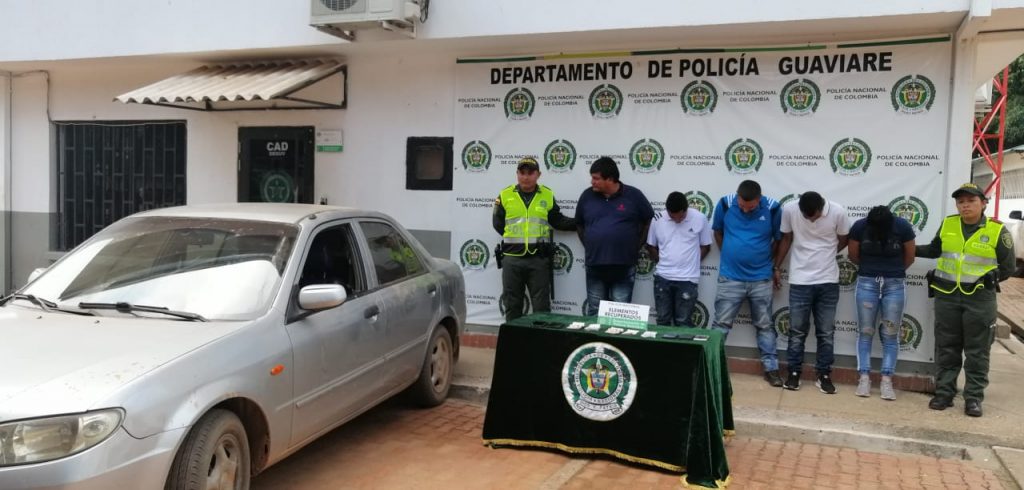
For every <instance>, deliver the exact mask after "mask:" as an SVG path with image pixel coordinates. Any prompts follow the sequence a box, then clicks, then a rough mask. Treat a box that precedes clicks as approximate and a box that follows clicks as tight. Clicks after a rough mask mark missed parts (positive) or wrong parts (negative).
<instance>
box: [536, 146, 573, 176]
mask: <svg viewBox="0 0 1024 490" xmlns="http://www.w3.org/2000/svg"><path fill="white" fill-rule="evenodd" d="M575 166H576V147H575V146H573V144H572V143H571V142H569V140H565V139H558V140H554V141H552V142H551V143H548V146H547V147H546V148H544V167H545V168H547V169H548V170H550V171H552V172H555V173H567V172H570V171H572V169H573V167H575Z"/></svg>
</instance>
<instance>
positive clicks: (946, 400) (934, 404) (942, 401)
mask: <svg viewBox="0 0 1024 490" xmlns="http://www.w3.org/2000/svg"><path fill="white" fill-rule="evenodd" d="M952 406H953V397H949V396H939V395H935V396H933V397H932V399H931V401H930V402H928V408H930V409H932V410H945V409H947V408H949V407H952Z"/></svg>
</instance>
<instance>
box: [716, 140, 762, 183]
mask: <svg viewBox="0 0 1024 490" xmlns="http://www.w3.org/2000/svg"><path fill="white" fill-rule="evenodd" d="M763 160H764V152H763V151H762V150H761V145H759V144H758V143H757V142H756V141H754V140H752V139H750V138H740V139H738V140H736V141H733V142H732V143H730V144H729V146H728V147H726V149H725V166H726V168H728V169H729V171H730V172H733V173H737V174H741V175H742V174H750V173H754V172H757V171H758V170H760V169H761V163H762V162H763Z"/></svg>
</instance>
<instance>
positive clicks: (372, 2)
mask: <svg viewBox="0 0 1024 490" xmlns="http://www.w3.org/2000/svg"><path fill="white" fill-rule="evenodd" d="M310 2H311V4H310V19H309V24H310V25H311V26H313V27H317V28H319V27H329V28H333V29H339V30H345V31H356V30H361V29H374V28H378V27H381V26H382V25H383V26H385V27H387V26H388V25H391V26H398V27H403V28H412V27H413V26H414V25H415V22H416V19H418V18H419V16H420V6H419V4H418V3H414V2H410V1H408V0H310ZM382 23H383V24H382Z"/></svg>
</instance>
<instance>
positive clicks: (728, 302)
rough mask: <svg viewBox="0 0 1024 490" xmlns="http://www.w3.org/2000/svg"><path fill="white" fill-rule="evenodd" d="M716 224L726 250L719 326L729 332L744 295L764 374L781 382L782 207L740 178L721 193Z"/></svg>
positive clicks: (722, 261)
mask: <svg viewBox="0 0 1024 490" xmlns="http://www.w3.org/2000/svg"><path fill="white" fill-rule="evenodd" d="M713 216H714V220H713V222H712V225H711V228H712V229H713V230H714V231H715V242H716V243H718V248H720V249H721V250H722V256H721V258H720V265H719V271H718V291H717V293H716V296H715V322H714V328H715V329H716V330H720V331H721V332H722V333H723V334H725V335H728V334H729V331H730V330H731V329H732V324H733V321H734V320H735V319H736V314H737V313H739V311H740V305H741V304H743V300H747V301H748V303H749V304H750V319H751V321H752V323H753V324H754V328H755V329H757V349H758V350H759V351H761V365H762V367H764V379H765V381H767V382H768V384H770V385H772V386H774V387H776V388H778V387H781V386H782V377H781V376H779V356H778V353H777V352H776V349H777V347H776V344H775V341H776V338H777V336H776V333H775V327H774V326H773V325H772V294H773V289H772V286H773V284H772V277H773V276H772V265H773V262H772V258H773V256H774V254H775V249H776V247H777V246H778V243H779V241H780V240H781V239H782V232H781V231H780V225H781V222H782V211H781V209H780V206H779V203H778V202H777V201H775V200H774V199H772V198H770V197H767V196H762V195H761V185H760V184H758V183H757V182H754V181H753V180H744V181H743V182H740V185H739V187H738V188H737V189H736V193H735V194H730V195H728V196H724V197H722V198H721V199H719V201H718V204H717V205H716V206H715V213H714V215H713Z"/></svg>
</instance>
